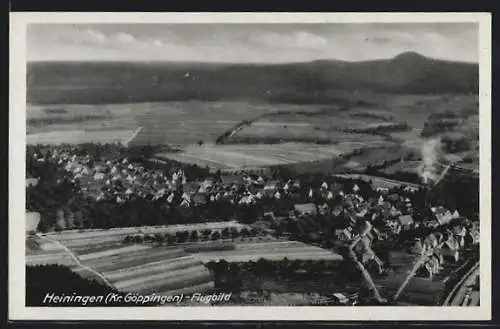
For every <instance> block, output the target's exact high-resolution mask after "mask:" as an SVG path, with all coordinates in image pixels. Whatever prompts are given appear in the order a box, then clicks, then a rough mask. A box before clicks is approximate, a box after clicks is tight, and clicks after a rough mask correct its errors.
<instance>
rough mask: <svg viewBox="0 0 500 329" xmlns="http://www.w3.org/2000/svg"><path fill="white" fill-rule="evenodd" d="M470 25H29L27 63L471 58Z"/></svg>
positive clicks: (474, 39) (473, 31)
mask: <svg viewBox="0 0 500 329" xmlns="http://www.w3.org/2000/svg"><path fill="white" fill-rule="evenodd" d="M478 37H479V33H478V24H476V23H309V24H305V23H285V24H275V23H266V24H247V23H238V24H225V23H213V24H196V23H187V24H186V23H183V24H179V23H177V24H175V23H174V24H172V23H166V24H149V23H145V24H134V23H129V24H114V23H110V24H102V23H100V24H41V23H37V24H30V25H28V29H27V59H28V61H29V62H49V61H50V62H61V61H64V62H70V61H72V62H74V61H79V62H90V61H114V62H189V63H191V62H198V63H224V64H234V63H248V64H250V63H264V64H279V63H302V62H312V61H317V60H339V61H349V62H363V61H371V60H381V59H389V58H393V57H395V56H396V55H398V54H401V53H405V52H417V53H419V54H421V55H423V56H425V57H428V58H434V59H439V60H447V61H457V62H470V63H477V62H478V57H479V41H478Z"/></svg>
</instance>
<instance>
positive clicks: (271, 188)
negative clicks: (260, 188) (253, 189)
mask: <svg viewBox="0 0 500 329" xmlns="http://www.w3.org/2000/svg"><path fill="white" fill-rule="evenodd" d="M278 184H279V181H278V180H272V181H269V182H267V184H266V185H264V191H269V192H274V191H275V190H277V189H278Z"/></svg>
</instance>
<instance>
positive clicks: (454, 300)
mask: <svg viewBox="0 0 500 329" xmlns="http://www.w3.org/2000/svg"><path fill="white" fill-rule="evenodd" d="M478 276H479V262H477V263H476V264H474V266H472V268H471V269H470V270H469V271H468V272H467V273H466V274H465V275H464V277H463V278H462V279H461V280H460V281H459V282H458V283H457V284H456V285H455V287H453V289H452V290H451V292H450V294H449V295H448V297H447V298H446V300H445V301H444V304H443V306H478V305H474V304H478V303H479V298H477V297H478V296H477V293H475V294H474V298H471V297H472V296H471V295H472V293H471V289H470V286H472V285H473V284H474V283H475V281H476V279H477V277H478Z"/></svg>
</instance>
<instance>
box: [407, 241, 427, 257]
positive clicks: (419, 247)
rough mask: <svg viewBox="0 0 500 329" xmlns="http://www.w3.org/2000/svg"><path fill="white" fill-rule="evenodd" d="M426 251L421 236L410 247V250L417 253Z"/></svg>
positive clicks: (420, 253)
mask: <svg viewBox="0 0 500 329" xmlns="http://www.w3.org/2000/svg"><path fill="white" fill-rule="evenodd" d="M424 251H425V245H424V244H423V242H422V240H421V239H420V238H415V239H414V240H413V244H412V246H411V247H410V252H411V253H412V254H416V255H422V254H423V253H424Z"/></svg>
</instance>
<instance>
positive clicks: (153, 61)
mask: <svg viewBox="0 0 500 329" xmlns="http://www.w3.org/2000/svg"><path fill="white" fill-rule="evenodd" d="M402 55H415V56H419V57H422V58H424V59H427V60H435V61H443V62H452V63H462V64H471V65H474V64H479V61H463V60H450V59H442V58H435V57H430V56H425V55H423V54H421V53H419V52H415V51H405V52H402V53H399V54H396V55H394V56H392V57H385V58H376V59H368V60H358V61H349V60H341V59H336V58H320V59H313V60H307V61H295V62H209V61H205V62H203V61H178V60H149V61H145V60H113V59H94V60H80V59H73V60H28V61H27V63H130V64H139V63H140V64H148V63H171V64H207V65H210V64H213V65H257V66H258V65H260V66H265V65H275V66H277V65H289V64H307V63H314V62H344V63H365V62H373V61H390V60H394V59H396V58H398V57H400V56H402Z"/></svg>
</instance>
